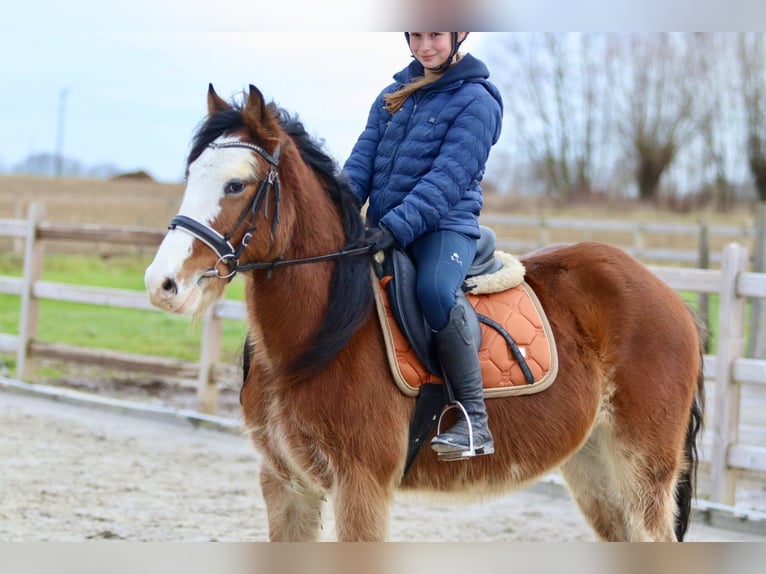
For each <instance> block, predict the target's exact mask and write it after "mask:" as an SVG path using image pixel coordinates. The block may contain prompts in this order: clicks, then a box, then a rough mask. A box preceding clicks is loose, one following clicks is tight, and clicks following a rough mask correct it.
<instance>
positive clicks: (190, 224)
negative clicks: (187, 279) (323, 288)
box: [168, 141, 371, 281]
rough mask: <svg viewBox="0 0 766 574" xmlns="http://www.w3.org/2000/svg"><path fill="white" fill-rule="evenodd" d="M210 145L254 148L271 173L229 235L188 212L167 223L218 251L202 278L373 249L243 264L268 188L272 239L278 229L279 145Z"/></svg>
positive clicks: (360, 252)
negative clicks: (236, 238)
mask: <svg viewBox="0 0 766 574" xmlns="http://www.w3.org/2000/svg"><path fill="white" fill-rule="evenodd" d="M208 147H211V148H213V149H225V148H242V149H249V150H251V151H254V152H256V153H257V154H258V155H259V156H261V157H262V158H263V159H264V160H266V161H267V162H268V163H269V172H268V173H267V174H266V177H265V178H263V180H261V182H260V185H259V186H258V190H257V191H256V192H255V195H254V196H253V199H252V201H251V202H250V204H249V205H248V206H247V207H246V208H245V209H244V211H243V212H242V214H241V215H240V216H239V219H238V220H237V224H236V225H235V226H234V229H232V230H231V231H230V232H229V233H227V234H226V235H221V234H220V233H219V232H218V231H216V230H215V229H213V228H212V227H210V226H209V225H207V224H205V223H202V222H201V221H197V220H196V219H194V218H192V217H188V216H186V215H176V216H175V217H174V218H173V219H172V220H171V221H170V225H168V229H170V230H173V229H180V230H182V231H185V232H187V233H189V234H191V235H192V236H193V237H195V238H196V239H199V240H200V241H202V243H204V244H205V245H207V246H208V247H209V248H210V249H212V250H213V251H214V252H215V254H216V255H217V256H218V260H217V261H216V262H215V265H213V267H212V268H210V269H209V270H208V271H206V272H205V273H203V274H202V276H203V277H215V278H218V279H226V280H227V281H231V280H232V279H233V278H234V276H235V275H236V274H237V272H239V271H255V270H259V269H267V270H268V271H269V274H270V273H271V270H272V269H274V268H275V267H280V266H284V265H298V264H302V263H318V262H321V261H329V260H331V259H337V258H339V257H345V256H348V255H362V254H367V253H369V252H370V249H371V248H370V247H369V246H366V247H360V248H357V249H347V250H342V251H337V252H335V253H330V254H327V255H318V256H316V257H306V258H301V259H282V258H281V257H279V258H277V259H275V260H273V261H268V262H266V261H252V262H249V263H240V261H239V258H240V256H241V255H242V252H243V251H244V250H245V248H246V247H247V245H248V243H250V240H251V239H252V237H253V232H254V231H255V220H256V215H257V213H258V211H259V210H260V209H261V206H262V205H264V204H265V205H264V216H265V217H266V218H267V219H268V211H269V207H268V195H269V191H272V190H273V192H274V215H273V217H272V219H271V237H272V239H273V237H274V233H275V231H276V227H277V223H279V202H280V198H281V194H280V187H279V173H278V172H277V167H278V165H279V152H280V148H279V146H277V148H276V149H275V150H274V153H273V154H270V153H268V152H267V151H266V150H265V149H263V148H262V147H260V146H258V145H255V144H253V143H250V142H243V141H230V142H222V143H211V144H210V145H209V146H208ZM248 215H250V222H249V223H248V224H247V228H246V229H245V234H244V236H243V237H242V241H241V242H240V244H239V246H238V247H234V246H233V245H232V244H231V238H232V236H233V235H234V233H236V231H237V230H238V229H239V228H240V226H241V225H242V224H243V223H245V220H246V219H247V218H248ZM219 263H223V264H225V265H226V266H227V267H228V269H229V272H228V273H227V274H226V275H221V274H220V272H219V271H218V264H219Z"/></svg>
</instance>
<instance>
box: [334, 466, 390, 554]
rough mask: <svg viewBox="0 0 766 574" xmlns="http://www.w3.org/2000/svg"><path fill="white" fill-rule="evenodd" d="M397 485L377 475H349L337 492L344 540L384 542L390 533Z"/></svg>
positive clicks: (339, 529) (337, 515)
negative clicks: (390, 508) (391, 509)
mask: <svg viewBox="0 0 766 574" xmlns="http://www.w3.org/2000/svg"><path fill="white" fill-rule="evenodd" d="M392 491H393V487H392V486H391V485H384V484H381V483H380V481H378V480H376V479H375V478H374V477H371V476H367V477H360V476H351V475H345V476H343V477H340V478H339V481H338V485H337V487H336V489H335V493H334V495H333V506H334V508H335V529H336V534H337V538H338V541H340V542H382V541H384V540H385V539H386V536H387V535H388V521H389V507H390V505H391V499H392Z"/></svg>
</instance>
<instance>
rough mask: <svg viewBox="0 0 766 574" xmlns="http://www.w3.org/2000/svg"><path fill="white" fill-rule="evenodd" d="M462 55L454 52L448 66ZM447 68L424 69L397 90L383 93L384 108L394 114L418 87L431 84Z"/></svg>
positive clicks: (453, 63) (457, 60)
mask: <svg viewBox="0 0 766 574" xmlns="http://www.w3.org/2000/svg"><path fill="white" fill-rule="evenodd" d="M462 57H463V55H462V54H461V53H460V52H458V53H457V54H455V58H454V61H453V62H452V64H450V66H454V65H455V64H457V63H458V62H459V61H460V59H461V58H462ZM448 69H449V68H447V70H448ZM447 70H442V71H440V72H436V71H434V70H425V76H420V77H419V78H415V79H414V80H412V81H411V82H410V83H409V84H405V85H404V86H402V87H401V88H400V89H398V90H397V91H395V92H391V93H390V94H385V95H384V96H383V98H384V99H385V100H386V110H387V111H388V113H389V114H395V113H396V112H398V111H399V110H400V109H401V108H402V106H403V105H404V102H405V101H406V100H407V98H409V97H410V96H411V95H412V94H414V93H415V92H417V91H418V90H419V89H420V88H422V87H424V86H427V85H428V84H433V83H434V82H435V81H436V80H438V79H439V78H441V77H442V76H443V75H444V72H446V71H447Z"/></svg>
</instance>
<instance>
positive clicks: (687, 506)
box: [145, 84, 704, 541]
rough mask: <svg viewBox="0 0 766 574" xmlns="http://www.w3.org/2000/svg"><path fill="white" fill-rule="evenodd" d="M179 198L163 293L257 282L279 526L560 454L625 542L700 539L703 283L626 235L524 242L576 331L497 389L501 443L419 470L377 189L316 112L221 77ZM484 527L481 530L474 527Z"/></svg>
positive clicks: (527, 476) (193, 309) (267, 485)
mask: <svg viewBox="0 0 766 574" xmlns="http://www.w3.org/2000/svg"><path fill="white" fill-rule="evenodd" d="M207 108H208V110H207V116H206V117H205V118H203V120H202V122H201V123H200V126H199V127H198V130H197V131H196V133H195V135H194V136H193V140H192V145H191V149H190V153H189V156H188V159H187V169H186V187H185V192H184V196H183V200H182V203H181V206H180V208H179V211H178V215H177V216H176V217H175V218H173V220H172V222H171V225H170V230H169V231H168V232H167V234H166V236H165V237H164V239H163V241H162V242H161V244H160V246H159V248H158V250H157V253H156V255H155V258H154V260H153V261H152V263H151V264H150V265H149V267H148V268H147V270H146V275H145V282H146V287H147V290H148V293H149V298H150V301H151V302H152V303H153V304H154V305H155V306H157V307H159V308H160V309H162V310H164V311H167V312H172V313H180V314H185V315H189V316H200V315H202V314H203V313H204V312H205V310H206V309H207V308H208V307H209V306H210V305H211V304H212V303H213V302H214V301H216V300H217V299H218V298H219V297H220V296H221V295H222V293H223V292H224V290H225V288H226V285H227V284H228V282H229V281H230V280H231V278H232V276H233V275H234V274H235V273H240V274H241V275H242V276H243V277H244V281H245V299H246V307H247V318H248V338H249V341H251V344H250V345H249V346H247V355H248V356H247V357H246V358H247V364H248V368H247V372H246V373H245V380H244V382H243V386H242V388H241V394H240V398H241V406H242V416H243V422H244V427H245V429H246V433H247V434H249V437H250V439H251V440H252V443H253V445H254V446H255V448H256V449H257V450H258V451H259V452H260V453H261V455H262V463H261V468H260V486H261V489H262V494H263V498H264V501H265V504H266V507H267V515H268V528H269V539H270V540H273V541H313V540H317V539H318V536H319V531H320V528H321V511H322V509H323V506H324V503H325V501H326V500H328V499H330V500H332V504H333V509H334V514H335V521H336V536H337V538H338V540H341V541H380V540H384V539H385V538H386V535H387V528H388V523H389V513H390V505H391V503H392V499H393V496H394V493H395V492H396V491H397V490H404V491H427V492H436V493H447V494H448V495H451V496H453V497H455V498H460V499H461V500H464V499H465V498H466V496H460V497H458V496H457V495H468V496H467V498H468V499H473V496H479V497H486V496H488V495H489V496H492V495H500V494H503V493H506V492H508V491H511V490H514V489H521V488H525V487H527V486H530V485H532V484H533V483H534V482H536V481H538V480H540V479H541V478H542V477H543V476H545V475H546V474H547V473H549V472H551V471H553V470H557V471H558V472H559V473H560V475H561V476H562V477H563V479H564V481H565V483H566V485H567V487H568V489H569V492H570V494H571V496H572V498H573V499H574V501H575V502H576V504H577V506H578V507H579V509H580V511H581V512H582V514H583V516H584V517H585V519H586V521H587V522H588V523H589V525H590V527H591V528H592V529H593V531H594V534H595V536H596V537H597V539H600V540H605V541H644V540H652V541H675V540H683V537H684V535H685V533H686V531H687V528H688V523H689V515H690V510H691V501H692V497H693V495H694V483H695V476H696V467H697V462H698V460H697V446H696V440H697V435H698V433H699V431H700V428H701V426H702V424H703V420H702V419H703V410H704V387H703V377H702V341H701V339H702V338H703V336H702V331H701V328H700V327H699V326H698V324H697V321H696V320H695V317H694V315H693V313H692V311H691V310H690V309H689V307H688V306H687V305H686V303H685V302H684V301H683V299H682V298H681V297H680V296H679V295H678V294H677V293H675V292H674V291H673V290H672V289H670V288H669V287H668V286H667V285H665V284H664V283H663V282H662V281H660V280H659V279H658V278H657V277H656V276H655V275H654V274H652V273H651V272H650V271H649V270H648V269H647V268H646V267H645V266H644V265H642V264H641V263H639V262H637V261H636V260H635V259H633V258H632V257H630V256H629V255H628V254H626V253H625V252H623V251H622V250H620V249H619V248H616V247H613V246H608V245H606V244H601V243H596V242H590V243H580V244H574V245H562V246H550V247H547V248H543V249H541V250H539V251H537V252H532V253H529V254H526V255H523V256H521V257H520V259H521V261H522V262H523V264H524V266H525V268H526V277H525V279H526V281H527V283H528V284H529V285H530V286H531V287H532V288H533V290H534V291H535V292H536V294H537V296H538V298H539V300H540V301H541V302H542V305H543V308H544V309H545V311H546V313H547V316H548V319H549V321H550V324H551V328H552V331H553V333H554V335H555V341H556V343H557V346H558V358H559V372H558V376H557V379H556V381H555V383H554V384H553V385H552V386H550V388H548V389H547V390H546V391H545V392H542V393H538V394H532V395H526V396H519V397H507V398H492V399H490V400H488V401H487V409H488V412H489V421H490V428H491V430H492V433H493V434H494V437H495V453H494V454H492V455H488V456H481V457H475V458H472V459H470V460H464V461H459V462H443V461H437V457H436V454H435V453H434V452H432V451H431V449H429V448H425V449H423V450H422V451H421V452H420V453H419V454H418V456H417V458H416V459H415V462H414V464H412V466H411V468H410V470H409V472H407V473H406V474H404V473H403V468H404V464H405V456H406V453H407V444H408V425H409V422H410V418H411V416H412V414H413V409H414V405H415V399H414V398H412V397H409V396H405V395H404V394H403V393H402V392H400V391H399V390H398V389H397V388H396V386H395V385H394V383H393V379H392V375H391V371H390V367H389V364H388V363H387V360H386V354H385V349H384V340H383V336H382V334H381V329H380V325H379V323H378V318H377V316H376V314H375V311H374V304H373V288H374V287H375V285H374V281H373V279H372V277H371V273H370V267H371V265H370V263H371V260H370V255H369V254H368V252H369V247H366V246H365V243H364V222H363V218H362V216H361V215H360V205H359V201H358V200H357V199H356V198H355V197H354V196H353V194H351V192H350V190H349V188H348V185H347V184H346V183H345V182H344V180H343V177H342V174H341V173H339V170H338V168H337V164H336V163H335V162H334V160H333V159H331V158H330V157H329V156H328V155H327V154H326V153H325V152H324V151H323V148H322V146H321V144H319V143H317V142H316V141H315V139H314V138H312V137H311V136H309V134H308V133H307V131H306V129H305V127H304V126H303V124H302V123H301V122H300V121H299V119H298V118H297V116H295V115H294V114H290V113H289V112H287V111H285V110H284V109H281V108H280V107H279V106H277V105H276V104H275V103H274V102H273V101H272V102H268V103H267V102H266V101H265V100H264V97H263V95H262V93H261V92H260V91H259V90H258V89H257V88H256V87H254V86H252V85H251V86H250V87H249V90H247V91H244V92H243V93H242V96H241V98H236V97H235V98H232V100H231V101H226V100H224V99H223V98H221V97H220V96H219V95H218V94H216V92H215V90H214V89H213V86H212V84H211V85H210V86H209V89H208V94H207ZM467 536H469V535H467Z"/></svg>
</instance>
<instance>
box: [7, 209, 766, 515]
mask: <svg viewBox="0 0 766 574" xmlns="http://www.w3.org/2000/svg"><path fill="white" fill-rule="evenodd" d="M43 217H44V208H43V207H42V206H41V205H39V204H33V205H32V206H30V210H29V216H28V219H27V220H26V221H20V220H0V237H13V238H17V239H21V240H23V241H24V274H23V277H22V278H15V277H0V293H4V294H12V295H17V296H19V297H20V298H21V312H20V322H19V333H18V335H13V334H3V333H0V352H3V353H15V354H16V357H17V362H16V367H17V378H19V379H21V380H25V381H31V380H34V362H33V358H35V357H40V358H52V359H57V360H64V361H75V362H80V363H86V364H91V365H100V366H103V367H108V368H113V369H118V370H125V371H141V372H147V373H154V374H158V375H163V376H173V377H176V378H178V377H180V378H186V379H189V380H192V381H194V384H195V386H196V388H197V401H198V409H199V410H200V411H202V412H204V413H210V414H212V413H214V412H215V409H216V403H217V387H218V382H219V381H222V380H224V379H225V378H226V377H229V378H231V380H236V379H237V375H236V374H235V373H234V372H233V369H234V367H233V365H230V364H224V363H222V361H221V338H222V324H223V321H225V320H238V321H243V320H245V318H246V313H245V308H244V305H243V304H242V303H241V302H237V301H225V300H224V301H219V302H218V303H217V304H216V305H214V306H213V307H212V308H211V309H210V310H209V311H208V313H207V315H206V316H205V318H204V320H203V328H202V334H201V347H200V358H199V361H197V362H189V361H180V360H175V359H168V358H162V357H153V356H152V357H148V356H145V355H135V354H128V353H120V352H115V351H106V350H102V349H91V348H88V349H86V348H82V347H74V346H70V345H63V344H60V343H48V342H41V341H38V340H36V334H37V316H38V311H39V305H38V304H39V301H40V300H42V299H46V300H56V301H67V302H72V303H85V304H93V305H105V306H112V307H123V308H129V309H137V310H142V311H153V312H160V311H157V310H155V309H154V308H153V307H151V305H150V304H149V303H148V301H147V297H146V294H145V293H143V292H137V291H129V290H121V289H113V288H97V287H91V286H80V285H70V284H62V283H54V282H49V281H42V280H41V279H40V277H41V271H42V266H43V254H44V250H43V246H44V244H45V242H46V241H59V240H66V241H80V242H92V241H95V240H97V241H99V242H105V241H114V242H133V243H134V244H135V243H140V244H141V245H146V246H156V245H158V244H159V242H160V240H161V238H162V236H163V235H164V232H162V231H157V230H153V229H151V230H150V229H145V228H128V227H114V226H95V225H89V226H75V225H61V224H52V223H48V222H44V221H43ZM508 220H515V218H507V219H504V221H508ZM486 222H487V221H486V218H485V223H486ZM591 223H592V222H591ZM573 225H575V226H578V225H580V224H578V223H576V222H575V223H574V224H573ZM611 226H612V222H610V223H609V225H604V226H603V228H607V227H609V228H611ZM648 227H653V228H657V227H658V226H657V225H652V226H650V225H644V228H648ZM659 228H661V229H663V230H665V227H664V226H659ZM708 231H709V232H711V231H713V230H712V229H711V230H708ZM729 232H731V230H729ZM499 243H500V245H502V244H503V240H502V235H500V242H499ZM718 259H719V260H720V263H721V265H720V269H716V270H710V269H691V268H681V267H660V266H650V267H649V268H650V269H651V270H652V272H654V273H655V274H656V275H657V276H658V277H659V278H660V279H662V280H663V281H665V282H666V283H667V284H668V285H670V286H671V287H672V288H674V289H677V290H683V291H692V292H697V293H701V294H716V295H718V297H719V312H718V345H717V349H716V351H715V354H709V355H706V356H705V357H704V370H705V378H706V380H707V385H708V386H712V390H713V393H712V399H713V400H712V401H711V402H709V408H710V411H709V412H708V413H707V415H708V425H707V426H708V429H707V431H706V433H705V437H706V438H705V441H706V445H707V446H709V447H710V453H709V455H707V454H706V455H705V460H706V461H708V462H709V464H710V469H711V471H710V477H711V478H710V481H711V484H710V497H711V500H712V501H713V502H716V503H721V504H734V502H735V479H736V473H737V472H738V471H742V470H746V471H751V472H761V473H766V447H763V446H760V445H758V444H746V443H743V442H741V441H740V408H741V388H742V386H743V385H752V386H760V387H765V386H766V361H763V360H756V359H750V358H745V357H744V338H745V334H746V332H745V329H746V327H745V313H744V309H745V301H746V298H766V274H763V273H753V272H750V271H748V251H747V249H746V248H745V247H743V246H741V245H738V244H736V243H731V244H729V245H727V246H726V247H725V248H724V249H723V250H722V251H721V252H720V254H718ZM711 415H712V416H711Z"/></svg>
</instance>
